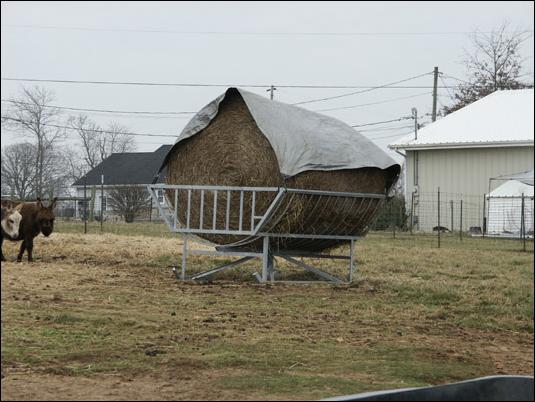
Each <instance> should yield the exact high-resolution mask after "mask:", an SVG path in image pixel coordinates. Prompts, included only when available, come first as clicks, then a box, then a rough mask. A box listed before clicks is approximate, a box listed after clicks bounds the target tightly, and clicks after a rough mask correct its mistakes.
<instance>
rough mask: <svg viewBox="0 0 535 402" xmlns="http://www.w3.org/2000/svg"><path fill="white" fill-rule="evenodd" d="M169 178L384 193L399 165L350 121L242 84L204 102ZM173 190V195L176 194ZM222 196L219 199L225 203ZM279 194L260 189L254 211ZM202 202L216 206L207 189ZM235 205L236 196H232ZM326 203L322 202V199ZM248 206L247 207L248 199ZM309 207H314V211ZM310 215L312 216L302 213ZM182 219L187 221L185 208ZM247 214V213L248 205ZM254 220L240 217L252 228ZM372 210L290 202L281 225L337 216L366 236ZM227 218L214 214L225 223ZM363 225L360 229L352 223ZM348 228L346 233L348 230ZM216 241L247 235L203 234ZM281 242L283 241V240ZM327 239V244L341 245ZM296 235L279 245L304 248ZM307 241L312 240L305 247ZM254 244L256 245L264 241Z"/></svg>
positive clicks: (234, 221) (208, 215) (312, 224)
mask: <svg viewBox="0 0 535 402" xmlns="http://www.w3.org/2000/svg"><path fill="white" fill-rule="evenodd" d="M164 167H166V168H167V175H166V182H167V184H185V185H218V186H239V187H286V188H298V189H309V190H326V191H339V192H352V193H355V192H358V193H375V194H384V193H385V192H387V191H388V190H389V189H390V187H391V186H392V185H393V184H394V182H395V181H396V180H397V178H398V176H399V172H400V166H399V165H398V164H397V163H396V162H395V161H394V160H393V159H392V158H390V157H389V156H388V155H387V154H386V153H385V152H384V151H382V150H381V149H380V148H379V147H377V146H376V145H375V144H373V143H372V142H371V141H370V140H368V139H366V138H365V137H363V136H362V135H360V134H359V133H358V132H357V131H355V130H354V129H353V128H351V127H349V126H348V125H346V124H345V123H343V122H341V121H339V120H336V119H333V118H331V117H328V116H324V115H321V114H318V113H314V112H311V111H308V110H305V109H302V108H299V107H296V106H292V105H287V104H284V103H281V102H277V101H271V100H269V99H267V98H264V97H262V96H259V95H256V94H253V93H251V92H248V91H244V90H242V89H237V88H229V89H228V90H227V91H226V92H225V93H224V94H223V95H221V96H219V97H218V98H217V99H215V100H214V101H212V102H211V103H209V104H208V105H207V106H205V107H204V108H203V109H202V110H201V111H200V112H199V113H197V115H196V116H195V117H194V118H193V119H192V120H191V121H190V122H189V123H188V125H187V126H186V127H185V128H184V130H183V131H182V133H181V134H180V136H179V138H178V139H177V141H176V143H175V145H174V146H173V148H172V149H171V150H170V151H169V153H168V155H167V157H166V158H165V161H164V164H163V166H162V168H164ZM168 195H169V197H168V198H169V201H170V202H171V203H172V204H174V199H173V197H172V196H171V194H168ZM225 197H226V194H225V193H223V194H220V196H219V197H218V199H217V202H218V205H219V203H221V205H225V204H226V198H225ZM273 197H274V194H257V199H256V210H257V211H258V212H259V213H263V212H264V211H265V210H266V209H267V208H268V206H269V205H270V203H271V202H272V200H273ZM204 201H205V205H213V198H212V195H211V193H210V192H207V193H206V194H205V199H204ZM185 202H187V192H186V191H180V192H179V205H185V204H184V203H185ZM231 203H232V205H233V206H236V205H237V203H239V197H238V198H234V197H233V199H232V200H231ZM322 203H323V204H322ZM244 205H250V202H249V200H245V202H244ZM199 206H200V199H199V195H198V194H196V195H195V197H194V198H192V199H191V217H190V219H192V221H196V222H198V219H199V214H200V208H199ZM311 208H313V209H314V210H313V211H312V210H311ZM315 211H317V213H313V214H312V215H313V219H309V221H308V222H307V221H303V216H305V215H310V212H315ZM179 212H180V213H179V216H178V220H179V222H180V223H181V224H184V223H185V211H183V210H180V211H179ZM246 212H247V211H246ZM212 214H213V209H212V208H205V209H204V212H203V220H204V222H212V219H213V215H212ZM238 215H239V211H238V209H237V208H232V209H231V218H230V226H231V227H232V228H237V226H238ZM250 215H251V214H250V213H245V216H246V217H247V216H249V219H248V220H247V219H244V221H243V222H242V224H243V226H244V227H249V226H250V224H251V222H250ZM374 215H375V214H374V213H371V212H369V211H363V210H359V209H358V208H355V209H351V210H333V209H332V208H331V209H329V205H328V200H321V199H320V200H317V202H315V203H310V202H309V203H307V204H306V205H304V204H299V203H296V204H295V205H292V206H291V207H290V208H289V210H288V211H286V214H285V217H284V218H283V219H284V227H285V229H286V230H287V231H288V233H303V230H306V233H316V234H321V229H322V227H323V226H324V225H325V224H326V223H329V224H330V223H331V222H332V220H333V219H335V220H336V221H339V222H340V226H341V232H344V227H345V228H347V230H349V228H351V231H352V232H351V233H348V234H350V235H356V236H358V235H363V234H365V233H366V231H367V229H368V225H369V224H370V222H371V220H372V219H373V218H374ZM224 219H225V217H224V216H217V217H216V220H217V226H218V227H223V226H224V225H225V223H224V222H223V220H224ZM357 223H358V225H357V226H358V227H356V226H355V225H356V224H357ZM344 234H345V233H344ZM202 237H203V238H205V239H207V240H209V241H212V242H214V243H216V244H220V245H225V244H230V243H234V242H237V241H240V240H243V236H242V237H240V236H230V235H206V234H203V235H202ZM281 242H282V243H281ZM339 243H340V242H339V241H332V242H330V243H329V244H327V243H326V242H322V246H321V247H322V248H326V247H327V248H328V247H332V246H336V245H338V244H339ZM298 244H299V241H295V240H292V239H286V240H279V243H278V244H277V245H274V246H276V247H277V248H284V249H295V248H294V247H297V248H299V246H298ZM308 247H310V246H308ZM249 248H253V249H255V248H259V243H254V244H250V245H249Z"/></svg>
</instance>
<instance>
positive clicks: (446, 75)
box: [440, 72, 472, 85]
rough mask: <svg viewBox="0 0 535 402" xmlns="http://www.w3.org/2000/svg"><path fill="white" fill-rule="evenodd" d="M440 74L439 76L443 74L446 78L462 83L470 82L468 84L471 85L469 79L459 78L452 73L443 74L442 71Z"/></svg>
mask: <svg viewBox="0 0 535 402" xmlns="http://www.w3.org/2000/svg"><path fill="white" fill-rule="evenodd" d="M440 75H441V76H444V77H446V78H451V79H454V80H456V81H459V82H463V83H465V84H470V85H472V83H471V82H470V81H466V80H461V79H460V78H457V77H454V76H453V75H449V74H444V73H443V72H441V73H440Z"/></svg>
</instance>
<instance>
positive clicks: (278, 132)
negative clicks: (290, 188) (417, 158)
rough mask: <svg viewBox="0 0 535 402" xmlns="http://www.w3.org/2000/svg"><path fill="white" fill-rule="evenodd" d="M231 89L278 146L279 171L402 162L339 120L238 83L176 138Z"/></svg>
mask: <svg viewBox="0 0 535 402" xmlns="http://www.w3.org/2000/svg"><path fill="white" fill-rule="evenodd" d="M231 90H237V91H238V92H239V94H240V95H241V96H242V98H243V100H244V101H245V104H246V105H247V107H248V109H249V111H250V113H251V115H252V116H253V118H254V120H255V122H256V124H257V126H258V128H259V129H260V131H262V133H263V134H264V135H265V136H266V138H267V139H268V141H269V143H270V144H271V146H272V148H273V150H274V151H275V155H276V156H277V160H278V162H279V168H280V172H281V173H282V174H283V175H285V176H295V175H296V174H298V173H301V172H304V171H307V170H340V169H358V168H362V167H377V168H380V169H386V168H388V167H390V166H393V165H398V164H397V163H396V161H395V160H394V159H392V158H391V157H390V156H388V154H387V153H386V152H384V151H383V150H382V149H381V148H379V147H378V146H377V145H375V144H374V143H373V142H372V141H370V140H368V139H367V138H365V137H364V136H363V135H361V134H359V133H358V132H357V131H355V130H354V129H353V128H352V127H350V126H348V125H347V124H345V123H343V122H341V121H340V120H337V119H334V118H332V117H328V116H325V115H322V114H319V113H315V112H311V111H309V110H306V109H302V108H300V107H297V106H292V105H288V104H285V103H282V102H277V101H272V100H269V99H268V98H266V97H263V96H260V95H257V94H254V93H252V92H248V91H245V90H243V89H240V88H229V89H228V90H227V91H226V92H225V93H224V94H222V95H220V96H219V97H218V98H217V99H215V100H213V101H212V102H210V103H209V104H208V105H206V106H205V107H204V108H202V109H201V110H200V111H199V113H197V114H196V115H195V116H194V117H193V118H192V119H191V120H190V122H189V123H188V124H187V125H186V127H184V129H183V130H182V133H181V134H180V136H179V137H178V139H177V141H176V142H175V144H178V143H179V142H180V141H183V140H185V139H186V138H189V137H191V136H193V135H195V134H197V133H198V132H200V131H201V130H202V129H203V128H205V127H207V126H208V124H210V122H211V121H212V120H213V119H214V118H215V116H216V115H217V113H218V110H219V104H220V103H221V102H222V101H223V99H224V98H225V96H226V95H227V94H228V92H229V91H231Z"/></svg>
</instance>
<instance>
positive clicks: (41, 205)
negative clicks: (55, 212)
mask: <svg viewBox="0 0 535 402" xmlns="http://www.w3.org/2000/svg"><path fill="white" fill-rule="evenodd" d="M37 208H39V209H41V208H43V203H42V202H41V198H40V197H37Z"/></svg>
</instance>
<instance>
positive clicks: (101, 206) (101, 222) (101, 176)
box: [100, 174, 104, 233]
mask: <svg viewBox="0 0 535 402" xmlns="http://www.w3.org/2000/svg"><path fill="white" fill-rule="evenodd" d="M103 225H104V175H103V174H101V175H100V233H102V232H103V230H104V226H103Z"/></svg>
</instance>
